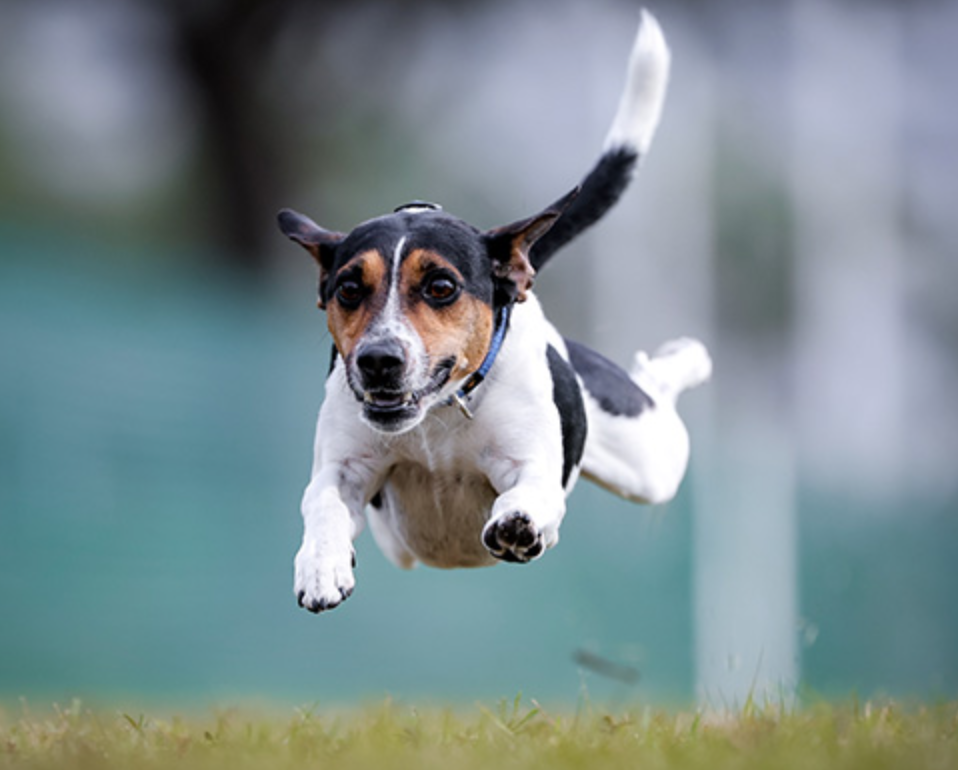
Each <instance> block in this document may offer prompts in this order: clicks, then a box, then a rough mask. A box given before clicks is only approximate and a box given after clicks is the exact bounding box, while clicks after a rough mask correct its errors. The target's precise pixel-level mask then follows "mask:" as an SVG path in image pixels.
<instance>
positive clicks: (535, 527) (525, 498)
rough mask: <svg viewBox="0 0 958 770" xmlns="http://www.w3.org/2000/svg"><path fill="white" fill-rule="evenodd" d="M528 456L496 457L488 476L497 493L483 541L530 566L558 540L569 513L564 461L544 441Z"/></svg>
mask: <svg viewBox="0 0 958 770" xmlns="http://www.w3.org/2000/svg"><path fill="white" fill-rule="evenodd" d="M523 455H524V457H521V458H517V457H516V456H514V455H505V454H504V455H498V453H493V459H492V462H491V463H489V465H488V466H487V469H486V472H487V476H488V478H489V481H490V482H491V483H492V486H493V487H494V488H495V489H496V490H497V491H498V492H499V496H498V497H497V498H496V501H495V503H494V504H493V506H492V512H491V515H490V517H489V521H488V522H487V523H486V525H485V527H484V528H483V531H482V542H483V544H484V545H485V546H486V548H487V549H489V552H490V553H491V554H492V555H493V556H495V557H496V558H498V559H502V560H503V561H509V562H519V563H526V562H529V561H532V560H533V559H536V558H538V557H539V556H541V555H542V553H543V552H544V551H545V550H546V549H547V548H551V547H552V546H554V545H555V544H556V543H558V542H559V524H560V523H561V522H562V517H563V516H564V515H565V491H564V490H563V487H562V478H561V468H562V457H561V454H560V453H559V452H558V451H557V447H556V446H555V445H553V444H550V443H549V442H544V443H543V444H542V445H541V446H539V447H538V448H537V449H532V451H529V452H528V453H526V452H524V453H523Z"/></svg>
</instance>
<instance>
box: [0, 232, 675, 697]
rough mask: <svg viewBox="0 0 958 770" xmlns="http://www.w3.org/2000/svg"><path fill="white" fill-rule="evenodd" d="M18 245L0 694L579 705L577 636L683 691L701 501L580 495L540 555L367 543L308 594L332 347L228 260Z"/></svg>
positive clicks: (9, 280) (3, 304)
mask: <svg viewBox="0 0 958 770" xmlns="http://www.w3.org/2000/svg"><path fill="white" fill-rule="evenodd" d="M67 246H68V244H65V243H59V242H56V241H49V242H39V243H38V242H36V241H32V240H29V239H25V238H16V237H11V236H10V234H6V235H5V237H3V240H2V247H3V248H4V249H5V251H6V253H7V254H8V255H10V254H11V253H12V252H16V253H17V254H18V257H19V258H14V259H11V260H9V261H7V262H6V263H4V264H2V265H0V349H2V350H3V358H4V364H3V376H2V377H0V608H2V618H3V619H2V621H0V622H2V627H3V631H2V633H0V700H2V699H9V698H15V697H17V696H21V695H22V696H27V697H35V698H41V699H42V698H47V697H51V696H56V697H64V696H68V695H81V696H83V697H85V698H94V699H96V698H102V699H112V698H118V697H133V698H135V699H143V698H147V699H150V698H159V699H169V698H174V699H177V700H184V699H186V700H189V699H197V700H204V699H206V700H209V699H211V698H213V699H215V698H218V697H223V698H228V697H253V698H264V699H282V700H293V701H318V702H326V703H329V702H342V701H346V700H353V699H355V698H357V697H364V696H369V697H376V696H382V695H384V694H387V693H388V694H392V695H394V696H396V697H405V696H409V697H412V696H418V697H426V696H431V697H437V698H438V697H442V698H445V699H452V700H457V699H464V700H466V701H469V700H471V699H473V698H478V697H483V698H487V699H488V698H493V697H500V696H511V695H512V694H514V693H515V692H517V691H520V690H521V691H523V692H525V693H527V694H528V695H530V696H533V697H540V698H552V699H558V700H561V701H564V702H572V701H574V700H575V699H576V698H577V697H578V693H579V690H580V687H581V685H582V684H583V681H582V680H581V678H580V672H579V671H578V670H577V667H576V665H575V664H574V662H573V655H574V653H575V651H576V650H577V649H579V648H583V649H588V650H590V651H592V652H595V653H598V654H601V655H604V656H606V657H608V658H610V659H612V660H615V661H617V662H619V663H625V664H628V665H632V666H635V667H638V668H639V669H640V670H641V674H642V680H641V684H640V685H639V687H638V689H637V690H629V691H626V690H625V689H624V686H623V685H619V684H616V683H608V682H604V681H602V680H601V679H595V681H592V678H587V680H586V681H585V684H586V685H587V686H588V688H589V689H590V692H592V693H594V695H595V697H619V698H621V697H626V696H629V697H635V696H649V697H651V696H653V695H654V696H655V697H656V698H659V699H673V700H675V699H680V698H683V697H686V696H687V695H688V694H689V692H690V688H691V677H692V671H691V653H690V623H691V618H690V615H689V563H688V562H689V547H688V543H689V511H688V502H687V499H686V498H685V497H684V496H683V497H680V499H679V500H678V501H676V503H675V504H673V505H672V506H670V507H669V509H668V510H667V511H665V510H654V511H653V510H649V509H642V508H637V507H634V506H629V505H626V504H624V503H622V502H619V501H617V500H615V499H614V498H612V497H611V496H609V495H608V494H606V493H604V492H601V491H599V490H597V489H595V488H591V489H587V488H585V487H584V486H583V487H582V488H581V489H580V491H579V492H577V493H576V496H575V498H574V500H573V503H572V506H571V513H570V514H569V516H568V518H567V523H566V525H565V526H564V528H563V533H562V537H563V539H562V543H561V546H560V547H558V548H557V549H556V550H555V551H553V552H551V553H549V554H548V555H547V557H546V558H544V559H543V560H541V561H540V562H538V563H536V564H535V565H532V566H528V567H525V568H523V567H513V566H505V565H503V566H500V567H497V568H492V569H485V570H478V571H460V572H439V571H435V570H428V569H418V570H415V571H413V572H411V573H404V572H400V571H398V570H396V569H395V568H394V567H392V566H391V565H390V564H388V563H387V562H386V561H385V559H384V558H383V557H382V556H381V555H380V553H379V552H378V550H377V548H376V547H375V545H374V543H373V542H372V539H371V537H370V536H369V535H368V533H364V534H363V536H362V537H361V540H360V541H359V543H358V559H359V568H358V571H357V578H358V587H357V590H356V593H355V595H354V596H353V597H352V598H351V599H350V600H349V601H348V602H346V603H345V604H344V605H343V606H342V607H340V608H338V609H337V610H336V611H335V612H332V613H328V614H325V615H322V616H319V617H316V616H313V615H310V614H308V613H306V612H304V611H303V610H301V609H299V608H298V607H297V606H296V602H295V599H294V597H293V594H292V557H293V554H294V552H295V550H296V548H297V547H298V539H299V536H300V519H299V512H298V506H299V497H300V493H301V490H302V488H303V487H304V486H305V483H306V481H307V474H308V469H309V467H310V463H311V444H312V433H313V424H314V419H315V413H316V410H317V408H318V405H319V402H320V399H321V395H322V380H323V377H324V373H325V369H326V365H327V360H328V359H327V351H328V339H327V335H326V332H325V329H324V318H323V316H322V315H321V314H320V313H319V312H318V311H316V310H315V307H314V305H313V302H312V293H313V286H312V272H311V268H310V267H309V266H306V265H304V268H303V274H304V277H305V276H307V275H308V276H309V278H308V280H306V281H304V284H303V291H302V292H301V295H302V296H301V298H302V304H301V306H298V307H292V306H291V303H290V302H289V299H288V297H287V298H285V299H284V298H282V297H280V296H278V295H277V294H276V293H275V292H271V291H270V290H269V289H264V290H262V291H260V290H256V289H254V288H253V287H252V286H250V285H244V284H237V283H235V282H233V283H231V281H230V279H229V277H228V274H223V275H217V274H216V273H206V274H200V273H197V272H188V271H184V272H182V273H169V272H166V273H163V272H162V271H157V270H153V271H150V270H145V271H144V270H143V269H142V268H141V269H139V270H136V271H126V272H124V271H123V270H122V269H120V270H117V269H116V268H114V269H113V270H112V271H111V270H110V269H108V268H106V267H103V265H104V264H107V265H109V264H113V265H116V264H119V262H120V260H119V256H120V255H116V256H117V257H118V258H117V259H116V260H111V259H105V260H104V259H103V254H102V253H100V254H99V256H100V258H101V259H100V260H99V262H94V261H93V260H91V261H87V260H84V259H83V258H82V254H83V250H84V249H89V250H94V249H98V248H99V247H96V246H95V245H94V244H87V245H86V246H84V245H82V244H76V243H72V244H69V249H70V258H69V260H65V259H63V258H62V257H58V256H57V254H61V253H62V252H63V250H64V249H65V248H66V247H67Z"/></svg>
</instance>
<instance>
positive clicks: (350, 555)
mask: <svg viewBox="0 0 958 770" xmlns="http://www.w3.org/2000/svg"><path fill="white" fill-rule="evenodd" d="M355 566H356V554H355V552H354V551H353V549H352V548H351V547H350V548H345V549H343V552H342V553H336V554H332V555H330V554H322V555H320V554H319V553H318V550H317V549H316V548H315V547H311V546H309V545H307V544H306V543H303V546H302V547H301V548H300V549H299V552H298V553H297V554H296V560H295V581H294V585H293V591H294V592H295V593H296V600H297V601H298V602H299V606H300V607H303V608H305V609H307V610H309V611H310V612H317V613H318V612H322V611H323V610H331V609H333V607H336V606H338V605H339V604H341V603H342V602H344V601H345V600H346V599H348V598H349V595H350V594H351V593H352V592H353V588H354V587H355V586H356V579H355V578H354V577H353V567H355Z"/></svg>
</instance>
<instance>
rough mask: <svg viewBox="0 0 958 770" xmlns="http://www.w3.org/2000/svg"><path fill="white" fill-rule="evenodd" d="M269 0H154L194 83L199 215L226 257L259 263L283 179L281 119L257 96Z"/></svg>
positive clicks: (270, 30)
mask: <svg viewBox="0 0 958 770" xmlns="http://www.w3.org/2000/svg"><path fill="white" fill-rule="evenodd" d="M276 6H277V4H276V3H274V2H273V1H272V0H238V1H236V2H230V0H222V1H220V0H212V1H210V2H193V3H191V2H189V0H182V2H172V3H165V2H162V0H161V4H160V8H161V9H162V10H163V11H165V12H166V13H167V14H168V15H169V18H170V20H171V22H172V29H173V35H174V42H173V44H174V47H175V51H174V53H175V56H176V60H177V61H178V63H179V64H180V66H181V67H182V68H183V73H184V76H185V78H186V79H187V81H188V85H189V86H190V88H192V89H193V94H194V98H195V100H196V105H197V117H198V120H199V129H200V135H201V146H202V148H203V151H204V154H205V156H206V157H207V158H208V159H209V162H210V164H211V168H210V169H209V170H208V177H209V179H210V189H209V193H208V194H209V195H210V198H211V199H210V200H209V201H208V202H207V205H208V211H206V212H205V215H206V216H209V217H210V219H211V222H210V230H211V232H212V233H213V236H214V238H215V240H216V241H217V243H218V245H219V246H220V248H221V250H222V252H223V253H224V255H225V256H226V258H227V259H228V261H229V263H230V264H231V265H234V266H237V267H240V268H245V269H246V270H247V271H249V272H251V273H258V272H262V271H263V270H264V269H265V268H266V264H267V255H268V253H269V248H268V241H267V238H268V236H269V234H270V233H271V232H272V230H271V225H272V217H271V214H272V212H273V210H274V209H275V208H276V201H277V200H278V199H279V197H280V193H281V192H282V190H283V188H284V187H285V186H286V185H285V184H284V178H283V177H284V176H285V174H284V172H283V162H282V161H283V153H282V152H280V147H279V144H280V142H281V137H280V136H278V135H277V132H276V130H275V128H274V127H275V126H276V125H278V124H279V122H280V121H278V120H276V118H275V116H271V115H269V114H268V111H267V110H266V108H265V106H264V105H263V104H261V99H260V97H261V91H260V89H261V83H260V82H259V80H258V77H257V76H258V73H259V72H261V71H262V68H264V67H265V66H266V61H265V60H266V58H267V57H268V55H269V51H270V48H271V44H272V42H273V39H274V38H275V35H276V32H277V30H278V29H279V24H280V18H279V11H278V10H277V8H276Z"/></svg>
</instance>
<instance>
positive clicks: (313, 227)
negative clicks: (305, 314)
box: [277, 209, 346, 309]
mask: <svg viewBox="0 0 958 770" xmlns="http://www.w3.org/2000/svg"><path fill="white" fill-rule="evenodd" d="M277 220H278V221H279V229H280V230H282V231H283V235H285V236H286V237H287V238H290V239H292V240H294V241H296V243H298V244H299V245H300V246H302V247H303V248H304V249H306V251H308V252H309V253H310V254H312V255H313V259H315V260H316V264H318V265H319V307H320V308H321V309H325V308H326V281H327V280H328V278H329V272H330V271H331V270H332V269H333V252H334V250H335V248H336V246H338V245H339V244H340V243H342V241H343V239H344V238H345V237H346V236H345V235H344V234H343V233H335V232H332V231H330V230H325V229H323V228H322V227H320V226H319V225H317V224H316V223H315V222H314V221H313V220H312V219H310V218H309V217H306V216H303V215H302V214H299V213H297V212H295V211H293V210H292V209H283V210H282V211H280V212H279V215H278V216H277Z"/></svg>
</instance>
